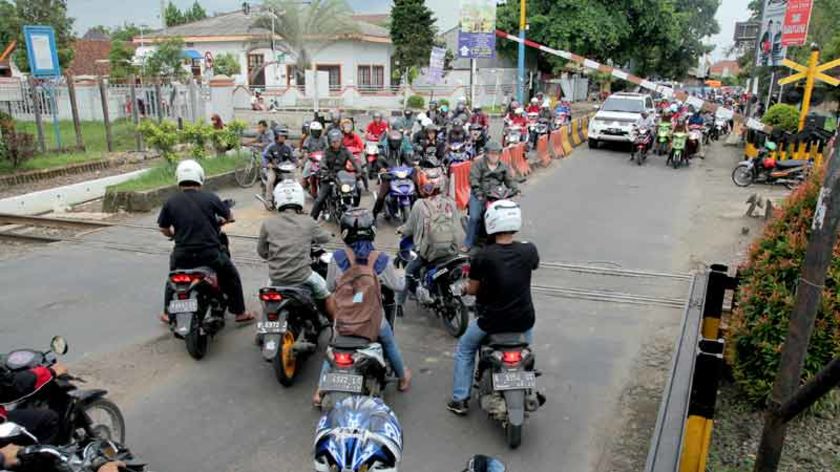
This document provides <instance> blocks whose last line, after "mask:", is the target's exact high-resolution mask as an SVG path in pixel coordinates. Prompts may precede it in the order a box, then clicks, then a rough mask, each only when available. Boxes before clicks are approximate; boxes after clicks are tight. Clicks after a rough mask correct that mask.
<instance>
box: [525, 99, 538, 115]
mask: <svg viewBox="0 0 840 472" xmlns="http://www.w3.org/2000/svg"><path fill="white" fill-rule="evenodd" d="M525 112H526V113H539V112H540V101H539V99H537V97H534V98H532V99H531V103H530V104H529V105H528V108H526V109H525Z"/></svg>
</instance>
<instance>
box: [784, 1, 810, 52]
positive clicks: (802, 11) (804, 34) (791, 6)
mask: <svg viewBox="0 0 840 472" xmlns="http://www.w3.org/2000/svg"><path fill="white" fill-rule="evenodd" d="M813 6H814V1H813V0H789V1H788V7H787V12H786V13H785V25H784V27H783V28H782V46H794V45H796V46H799V45H802V44H805V40H806V39H807V38H808V23H809V22H810V21H811V7H813Z"/></svg>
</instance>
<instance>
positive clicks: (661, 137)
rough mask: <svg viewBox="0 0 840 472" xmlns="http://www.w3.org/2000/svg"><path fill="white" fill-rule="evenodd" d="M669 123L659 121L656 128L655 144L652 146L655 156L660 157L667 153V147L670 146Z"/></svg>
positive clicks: (670, 127)
mask: <svg viewBox="0 0 840 472" xmlns="http://www.w3.org/2000/svg"><path fill="white" fill-rule="evenodd" d="M671 129H672V126H671V122H670V121H665V120H663V121H660V122H659V125H657V127H656V143H655V144H654V147H655V151H656V155H658V156H661V155H663V154H665V153H666V152H668V146H670V144H671Z"/></svg>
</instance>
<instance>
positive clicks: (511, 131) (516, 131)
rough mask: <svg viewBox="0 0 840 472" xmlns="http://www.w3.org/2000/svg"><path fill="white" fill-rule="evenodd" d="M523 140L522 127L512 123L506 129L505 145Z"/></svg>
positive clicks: (511, 144) (513, 144)
mask: <svg viewBox="0 0 840 472" xmlns="http://www.w3.org/2000/svg"><path fill="white" fill-rule="evenodd" d="M521 142H522V127H521V126H519V125H510V126H508V127H507V129H506V130H505V134H504V144H503V146H515V145H517V144H519V143H521Z"/></svg>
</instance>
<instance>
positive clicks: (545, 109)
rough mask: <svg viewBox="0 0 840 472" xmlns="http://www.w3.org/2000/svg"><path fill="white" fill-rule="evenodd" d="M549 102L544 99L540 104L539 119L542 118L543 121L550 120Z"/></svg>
mask: <svg viewBox="0 0 840 472" xmlns="http://www.w3.org/2000/svg"><path fill="white" fill-rule="evenodd" d="M551 118H552V115H551V104H550V103H548V101H545V102H543V103H542V105H540V120H544V121H545V122H547V123H548V122H551Z"/></svg>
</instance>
